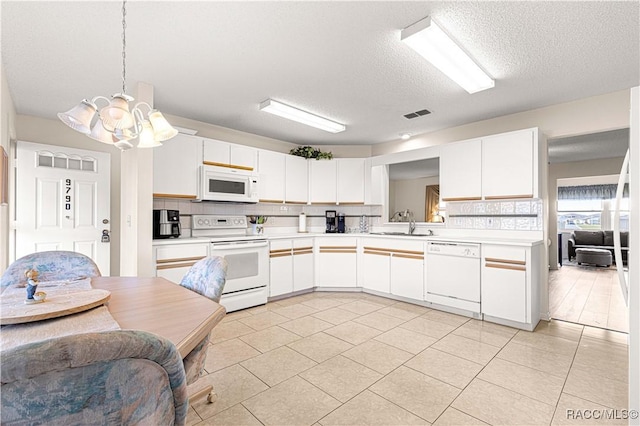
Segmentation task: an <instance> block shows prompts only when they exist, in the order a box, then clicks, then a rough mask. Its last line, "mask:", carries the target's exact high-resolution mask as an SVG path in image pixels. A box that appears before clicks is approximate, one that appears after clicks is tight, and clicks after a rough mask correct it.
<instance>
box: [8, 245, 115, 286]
mask: <svg viewBox="0 0 640 426" xmlns="http://www.w3.org/2000/svg"><path fill="white" fill-rule="evenodd" d="M29 269H35V270H37V271H38V274H39V275H38V280H39V281H58V280H76V279H82V278H88V277H99V276H101V275H102V274H100V269H98V266H97V265H96V264H95V262H94V261H93V260H91V258H90V257H88V256H85V255H84V254H82V253H77V252H74V251H59V250H57V251H40V252H37V253H31V254H28V255H26V256H23V257H21V258H20V259H18V260H16V261H15V262H13V263H12V264H11V265H9V267H8V268H7V270H6V271H5V272H4V274H2V278H0V288H1V289H2V291H4V289H6V288H7V287H9V286H11V285H16V284H22V283H26V282H27V278H26V277H25V275H24V273H25V271H27V270H29Z"/></svg>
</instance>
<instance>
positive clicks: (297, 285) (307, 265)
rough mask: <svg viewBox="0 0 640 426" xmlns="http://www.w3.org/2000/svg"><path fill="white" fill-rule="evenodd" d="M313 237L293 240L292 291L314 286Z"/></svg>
mask: <svg viewBox="0 0 640 426" xmlns="http://www.w3.org/2000/svg"><path fill="white" fill-rule="evenodd" d="M313 271H314V268H313V238H296V239H295V240H293V291H300V290H307V289H310V288H313V287H314V282H313Z"/></svg>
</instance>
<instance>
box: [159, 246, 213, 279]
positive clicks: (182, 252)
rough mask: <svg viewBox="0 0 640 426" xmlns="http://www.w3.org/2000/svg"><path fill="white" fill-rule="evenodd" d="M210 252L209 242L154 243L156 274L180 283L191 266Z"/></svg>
mask: <svg viewBox="0 0 640 426" xmlns="http://www.w3.org/2000/svg"><path fill="white" fill-rule="evenodd" d="M208 254H209V244H208V243H194V244H172V245H154V246H153V257H154V261H155V269H156V276H157V277H162V278H166V279H168V280H169V281H173V282H174V283H176V284H179V283H180V281H182V278H183V277H184V276H185V274H186V273H187V272H188V271H189V269H191V266H193V265H194V264H195V263H196V262H197V261H198V260H200V259H203V258H205V257H206V256H207V255H208Z"/></svg>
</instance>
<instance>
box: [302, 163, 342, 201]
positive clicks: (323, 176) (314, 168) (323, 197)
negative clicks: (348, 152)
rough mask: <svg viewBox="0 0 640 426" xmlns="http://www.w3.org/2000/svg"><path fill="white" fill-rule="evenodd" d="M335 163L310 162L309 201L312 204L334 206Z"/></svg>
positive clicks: (335, 199) (335, 192) (335, 196)
mask: <svg viewBox="0 0 640 426" xmlns="http://www.w3.org/2000/svg"><path fill="white" fill-rule="evenodd" d="M337 164H338V163H337V161H335V160H310V161H309V167H310V170H309V175H310V177H311V185H310V186H311V193H310V194H309V195H310V197H309V198H310V201H311V203H312V204H314V203H315V204H335V203H336V201H337V199H338V198H337V191H336V189H337V169H338V166H337Z"/></svg>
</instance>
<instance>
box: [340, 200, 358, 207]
mask: <svg viewBox="0 0 640 426" xmlns="http://www.w3.org/2000/svg"><path fill="white" fill-rule="evenodd" d="M338 204H340V205H341V206H364V201H338Z"/></svg>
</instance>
